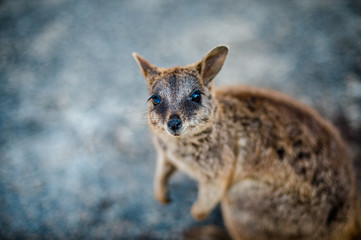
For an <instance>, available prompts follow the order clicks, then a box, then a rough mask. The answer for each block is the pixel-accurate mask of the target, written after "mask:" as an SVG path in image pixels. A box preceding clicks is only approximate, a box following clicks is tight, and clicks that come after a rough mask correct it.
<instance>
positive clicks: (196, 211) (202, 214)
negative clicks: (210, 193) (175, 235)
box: [191, 203, 210, 221]
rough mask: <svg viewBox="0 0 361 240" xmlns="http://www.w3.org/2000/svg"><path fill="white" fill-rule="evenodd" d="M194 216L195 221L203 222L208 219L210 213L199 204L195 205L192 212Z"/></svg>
mask: <svg viewBox="0 0 361 240" xmlns="http://www.w3.org/2000/svg"><path fill="white" fill-rule="evenodd" d="M191 213H192V216H193V218H194V219H196V220H198V221H201V220H204V219H206V218H207V217H208V215H209V213H210V211H207V210H205V209H203V208H202V207H200V206H199V205H198V204H197V203H195V204H193V206H192V210H191Z"/></svg>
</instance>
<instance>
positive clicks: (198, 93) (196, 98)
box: [190, 90, 203, 103]
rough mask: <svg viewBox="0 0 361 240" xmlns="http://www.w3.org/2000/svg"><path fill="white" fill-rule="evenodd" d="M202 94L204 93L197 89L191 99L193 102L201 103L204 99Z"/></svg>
mask: <svg viewBox="0 0 361 240" xmlns="http://www.w3.org/2000/svg"><path fill="white" fill-rule="evenodd" d="M201 94H203V93H202V92H201V91H199V90H196V91H194V92H193V93H192V94H191V96H190V99H191V100H192V101H193V102H196V103H200V102H201V99H202V97H201Z"/></svg>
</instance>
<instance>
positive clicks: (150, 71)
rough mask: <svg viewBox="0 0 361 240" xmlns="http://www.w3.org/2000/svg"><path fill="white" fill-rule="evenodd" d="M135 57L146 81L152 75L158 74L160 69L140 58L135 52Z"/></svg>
mask: <svg viewBox="0 0 361 240" xmlns="http://www.w3.org/2000/svg"><path fill="white" fill-rule="evenodd" d="M132 55H133V57H134V59H135V61H136V62H137V63H138V65H139V67H140V69H141V70H142V73H143V75H144V77H145V78H146V79H148V77H150V76H151V75H154V74H157V73H158V68H157V67H156V66H154V65H152V64H150V63H149V62H148V61H147V60H146V59H145V58H143V57H141V56H139V55H138V54H137V53H135V52H133V54H132Z"/></svg>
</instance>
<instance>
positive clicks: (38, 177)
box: [0, 0, 361, 239]
mask: <svg viewBox="0 0 361 240" xmlns="http://www.w3.org/2000/svg"><path fill="white" fill-rule="evenodd" d="M218 44H227V45H228V46H229V47H230V54H229V57H228V59H227V61H226V64H225V66H224V68H223V70H222V72H221V73H220V74H219V76H218V77H217V78H216V79H215V84H216V85H224V84H227V85H228V84H251V85H256V86H264V87H270V88H274V89H277V90H280V91H283V92H286V93H288V94H290V95H292V96H294V97H296V98H298V99H299V100H300V101H302V102H304V103H306V104H308V105H311V106H314V107H315V108H316V109H317V110H318V111H319V112H320V113H321V114H322V115H324V116H325V117H326V118H328V119H330V120H332V121H333V122H334V123H335V124H336V125H337V126H338V127H339V128H340V130H341V131H342V133H343V135H344V137H345V138H346V139H347V140H348V142H349V143H350V146H351V149H352V151H353V154H354V155H355V160H356V165H358V166H359V165H360V161H361V159H360V156H361V154H360V152H361V150H360V144H361V142H360V140H361V131H360V129H361V128H360V125H361V3H360V1H357V0H302V1H296V0H274V1H261V0H225V1H215V0H212V1H193V0H182V1H162V0H133V1H130V0H129V1H120V0H107V1H97V0H87V1H86V0H37V1H28V0H1V1H0V239H181V238H182V234H183V232H184V231H186V230H187V229H190V228H192V227H194V226H196V225H199V224H210V223H212V224H217V225H222V220H221V217H220V210H219V209H218V210H216V211H215V212H214V213H213V215H212V216H211V217H210V219H208V220H207V221H205V222H203V223H197V222H195V221H194V220H193V219H192V218H191V216H190V213H189V211H190V207H191V204H192V202H193V201H194V200H195V199H196V192H197V186H196V183H195V182H193V181H191V180H189V179H188V178H187V177H185V176H184V175H183V174H177V175H176V176H175V177H174V178H173V179H172V181H171V186H170V188H171V196H172V199H173V202H172V203H171V204H170V205H168V206H163V205H161V204H159V203H158V202H156V200H155V199H154V197H153V184H152V181H153V171H154V166H155V158H156V156H155V151H154V149H153V146H152V141H151V139H152V138H151V133H150V130H149V129H148V126H147V121H146V111H147V105H146V99H147V98H148V93H147V86H146V82H145V80H144V79H143V77H142V75H141V73H140V70H139V69H138V66H137V65H136V63H135V61H134V60H133V58H132V56H131V53H132V52H133V51H136V52H138V53H139V54H141V55H142V56H144V57H145V58H147V59H148V60H149V61H150V62H152V63H153V64H155V65H158V66H161V67H170V66H174V65H186V64H189V63H193V62H196V61H199V60H200V59H201V58H202V57H203V55H204V54H206V53H207V52H208V50H209V49H211V48H212V47H213V46H215V45H218Z"/></svg>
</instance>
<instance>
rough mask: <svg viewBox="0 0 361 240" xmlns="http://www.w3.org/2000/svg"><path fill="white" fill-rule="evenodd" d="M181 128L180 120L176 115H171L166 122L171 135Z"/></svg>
mask: <svg viewBox="0 0 361 240" xmlns="http://www.w3.org/2000/svg"><path fill="white" fill-rule="evenodd" d="M181 127H182V120H181V119H180V118H179V116H178V115H176V114H175V115H172V116H171V117H170V118H169V120H168V129H169V130H171V132H172V133H175V132H176V131H177V130H178V129H180V128H181Z"/></svg>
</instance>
